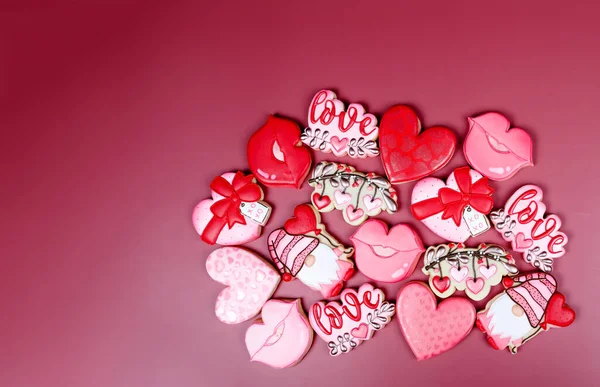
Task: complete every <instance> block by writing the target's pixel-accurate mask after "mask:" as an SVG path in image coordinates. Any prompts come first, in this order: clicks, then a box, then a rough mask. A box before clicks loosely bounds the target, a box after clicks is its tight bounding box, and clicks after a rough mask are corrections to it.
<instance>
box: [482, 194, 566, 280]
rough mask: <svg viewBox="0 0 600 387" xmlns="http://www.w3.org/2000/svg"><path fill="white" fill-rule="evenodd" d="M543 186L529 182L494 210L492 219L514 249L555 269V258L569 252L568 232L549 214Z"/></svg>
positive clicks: (547, 268) (541, 265)
mask: <svg viewBox="0 0 600 387" xmlns="http://www.w3.org/2000/svg"><path fill="white" fill-rule="evenodd" d="M543 196H544V194H543V192H542V189H541V188H540V187H537V186H535V185H525V186H523V187H521V188H519V189H518V190H517V191H516V192H515V193H514V194H513V195H512V196H511V197H510V199H508V201H507V202H506V204H505V205H504V208H503V209H500V210H497V211H494V212H492V213H491V214H490V218H491V219H492V223H493V224H494V227H495V228H496V230H497V231H498V232H499V233H500V235H502V238H504V240H505V241H508V242H512V249H513V250H515V251H518V252H521V253H523V258H524V259H525V261H526V262H528V263H530V264H531V265H533V266H534V267H535V268H537V269H540V270H543V271H545V272H550V271H552V267H553V263H554V259H555V258H559V257H562V256H563V255H564V254H565V249H564V246H565V245H566V244H567V242H568V241H569V238H567V235H565V234H564V233H562V232H561V231H559V229H560V226H561V224H562V222H561V220H560V218H559V217H558V216H556V215H547V216H544V214H545V213H546V205H545V204H544V203H543V202H542V198H543Z"/></svg>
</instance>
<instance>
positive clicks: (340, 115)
mask: <svg viewBox="0 0 600 387" xmlns="http://www.w3.org/2000/svg"><path fill="white" fill-rule="evenodd" d="M378 136H379V128H377V118H375V116H374V115H372V114H369V113H366V112H365V109H364V108H363V107H362V105H359V104H356V103H351V104H350V105H349V106H348V109H346V110H344V103H343V102H342V101H340V100H339V99H337V97H336V95H335V93H334V92H333V91H331V90H321V91H319V92H318V93H317V94H316V95H315V96H314V98H313V99H312V102H311V103H310V107H309V109H308V127H307V128H306V129H304V132H303V133H302V137H301V138H302V141H303V142H304V143H305V144H306V145H308V146H310V147H311V148H313V149H314V150H319V151H321V152H325V153H330V152H332V153H333V154H334V155H336V156H345V155H348V156H350V157H354V158H365V157H376V156H378V155H379V148H378V147H377V137H378Z"/></svg>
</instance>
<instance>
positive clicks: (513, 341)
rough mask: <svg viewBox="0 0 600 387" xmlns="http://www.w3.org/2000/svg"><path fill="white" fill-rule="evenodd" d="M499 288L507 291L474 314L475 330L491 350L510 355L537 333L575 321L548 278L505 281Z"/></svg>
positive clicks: (536, 275) (537, 275)
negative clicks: (482, 335)
mask: <svg viewBox="0 0 600 387" xmlns="http://www.w3.org/2000/svg"><path fill="white" fill-rule="evenodd" d="M502 284H503V285H504V286H505V287H506V288H507V289H506V290H505V291H504V292H502V293H500V294H499V295H498V296H496V297H494V298H493V299H492V300H490V301H489V302H488V304H487V306H486V307H485V310H482V311H481V312H478V313H477V327H478V328H479V329H480V330H481V331H482V332H483V333H485V334H486V335H487V340H488V343H489V344H490V345H491V346H492V348H494V349H504V348H507V349H508V350H509V351H510V352H511V353H513V354H514V353H517V349H518V348H519V347H520V346H521V345H523V344H525V343H526V342H527V341H529V340H531V339H532V338H534V337H535V336H537V335H538V334H539V333H540V332H542V331H546V330H548V329H550V328H555V327H556V328H560V327H567V326H569V325H571V324H572V323H573V321H575V312H574V311H573V309H571V308H570V307H569V306H568V305H566V303H565V296H563V295H562V294H561V293H559V292H557V291H556V286H557V285H556V280H555V279H554V277H552V276H551V275H550V274H547V273H542V272H535V273H529V274H524V275H520V276H518V277H506V278H504V279H503V280H502Z"/></svg>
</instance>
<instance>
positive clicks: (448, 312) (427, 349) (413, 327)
mask: <svg viewBox="0 0 600 387" xmlns="http://www.w3.org/2000/svg"><path fill="white" fill-rule="evenodd" d="M396 308H397V311H398V323H399V324H400V330H401V331H402V334H403V335H404V338H405V339H406V342H407V343H408V346H409V347H410V349H411V350H412V352H413V353H414V354H415V356H416V358H417V360H425V359H429V358H431V357H433V356H436V355H439V354H441V353H443V352H446V351H448V350H449V349H452V348H453V347H455V346H456V345H457V344H458V343H460V342H461V341H463V340H464V338H465V337H467V335H468V334H469V332H471V329H472V328H473V323H474V322H475V307H474V306H473V304H471V303H470V302H469V300H467V299H466V298H462V297H450V298H447V299H446V300H444V301H442V302H440V303H439V305H438V304H437V301H436V299H435V295H434V294H433V292H432V291H431V289H429V287H428V286H427V285H426V284H425V283H423V282H418V281H412V282H409V283H408V284H407V285H406V286H404V287H403V288H402V289H400V292H399V293H398V299H397V301H396Z"/></svg>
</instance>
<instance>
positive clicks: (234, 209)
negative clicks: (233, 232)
mask: <svg viewBox="0 0 600 387" xmlns="http://www.w3.org/2000/svg"><path fill="white" fill-rule="evenodd" d="M253 180H254V175H252V174H250V175H248V176H244V174H243V173H242V172H237V173H236V174H235V176H234V177H233V180H232V182H231V183H229V182H228V181H227V180H225V178H223V177H222V176H217V177H215V178H214V180H213V181H212V183H210V189H211V190H213V191H214V192H216V193H218V194H219V195H221V196H224V198H223V199H221V200H218V201H216V202H215V203H213V205H212V206H210V212H212V213H213V217H212V218H211V220H210V221H209V222H208V224H207V225H206V227H205V228H204V231H203V232H202V240H203V241H204V242H206V243H208V244H211V245H214V244H215V243H216V242H217V238H218V237H219V234H220V233H221V230H222V229H223V227H225V225H228V226H229V228H232V227H233V226H234V225H235V224H236V223H240V224H246V218H245V217H244V215H242V213H241V212H240V204H242V202H256V201H259V200H260V199H261V198H262V190H261V189H260V187H259V186H258V184H256V183H254V182H253Z"/></svg>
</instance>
